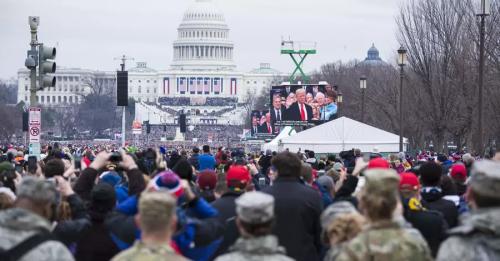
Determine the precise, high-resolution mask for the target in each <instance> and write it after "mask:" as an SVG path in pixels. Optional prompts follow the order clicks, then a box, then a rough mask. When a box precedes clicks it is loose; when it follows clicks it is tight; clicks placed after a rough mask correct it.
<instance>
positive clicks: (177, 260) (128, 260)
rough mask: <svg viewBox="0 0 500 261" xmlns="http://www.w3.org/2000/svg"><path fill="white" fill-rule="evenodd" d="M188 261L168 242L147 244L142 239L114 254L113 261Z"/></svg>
mask: <svg viewBox="0 0 500 261" xmlns="http://www.w3.org/2000/svg"><path fill="white" fill-rule="evenodd" d="M162 260H168V261H187V260H188V259H187V258H185V257H183V256H181V255H179V254H177V253H175V251H174V250H173V249H172V247H170V246H169V245H168V244H166V243H165V244H160V245H156V246H151V245H145V244H144V243H142V242H141V241H139V240H138V241H135V243H134V245H133V246H132V247H130V248H129V249H127V250H125V251H123V252H121V253H119V254H118V255H116V256H114V257H113V259H111V261H162Z"/></svg>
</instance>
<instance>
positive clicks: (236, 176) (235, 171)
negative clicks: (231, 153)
mask: <svg viewBox="0 0 500 261" xmlns="http://www.w3.org/2000/svg"><path fill="white" fill-rule="evenodd" d="M234 181H239V182H240V183H242V184H247V183H248V182H249V181H250V172H249V171H248V169H247V168H246V167H244V166H231V167H230V168H229V170H228V171H227V174H226V183H227V186H228V187H231V184H233V185H234V183H233V182H234Z"/></svg>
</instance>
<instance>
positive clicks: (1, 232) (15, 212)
mask: <svg viewBox="0 0 500 261" xmlns="http://www.w3.org/2000/svg"><path fill="white" fill-rule="evenodd" d="M50 229H51V226H50V223H49V222H48V221H47V220H45V219H44V218H43V217H41V216H39V215H37V214H35V213H33V212H31V211H28V210H25V209H22V208H11V209H7V210H3V211H1V212H0V249H3V250H6V251H7V250H9V249H11V248H13V247H14V246H16V245H17V244H19V243H21V242H22V241H24V240H26V239H28V238H29V237H31V236H33V235H34V234H35V233H38V232H40V231H50ZM20 260H37V261H43V260H73V256H72V255H71V253H70V252H69V250H68V249H67V248H66V247H65V246H64V245H63V244H62V243H60V242H58V241H54V240H48V241H46V242H44V243H41V244H40V245H38V246H36V247H35V248H33V249H32V250H30V251H28V252H27V253H26V254H24V255H23V256H22V257H21V259H20Z"/></svg>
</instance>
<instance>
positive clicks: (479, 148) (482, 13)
mask: <svg viewBox="0 0 500 261" xmlns="http://www.w3.org/2000/svg"><path fill="white" fill-rule="evenodd" d="M488 15H490V3H489V0H481V9H480V10H479V12H478V13H477V16H479V17H480V25H479V68H478V70H479V72H478V73H479V75H478V84H477V85H478V96H479V97H478V101H477V103H478V114H479V115H478V119H477V121H478V122H477V125H478V126H477V141H476V152H477V153H479V155H481V156H483V154H484V138H483V135H484V127H483V126H484V124H483V120H484V115H483V114H484V113H483V108H484V105H483V98H484V94H483V88H484V87H483V85H484V42H485V39H484V38H485V18H486V16H488Z"/></svg>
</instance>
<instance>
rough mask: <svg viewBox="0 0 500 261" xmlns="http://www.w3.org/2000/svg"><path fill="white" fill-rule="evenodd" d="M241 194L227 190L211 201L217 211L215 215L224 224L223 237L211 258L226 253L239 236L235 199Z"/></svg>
mask: <svg viewBox="0 0 500 261" xmlns="http://www.w3.org/2000/svg"><path fill="white" fill-rule="evenodd" d="M241 194H242V193H237V192H233V191H229V192H226V193H224V194H223V195H222V196H221V197H220V198H219V199H217V200H216V201H214V202H212V207H214V208H215V209H217V211H219V215H218V216H217V218H218V219H219V221H220V223H221V224H223V225H224V239H223V240H222V243H221V244H220V245H219V248H218V249H217V251H216V252H215V254H214V255H213V258H215V257H217V256H219V255H222V254H224V253H226V252H227V250H228V249H229V247H230V246H232V245H233V244H234V243H235V242H236V240H237V239H238V237H239V236H240V233H239V232H238V228H237V227H236V203H235V200H236V199H237V198H238V197H239V196H240V195H241Z"/></svg>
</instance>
